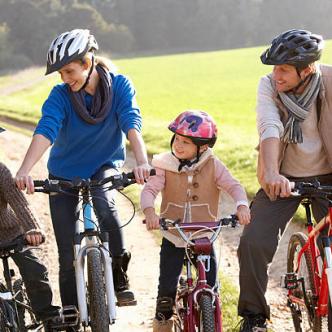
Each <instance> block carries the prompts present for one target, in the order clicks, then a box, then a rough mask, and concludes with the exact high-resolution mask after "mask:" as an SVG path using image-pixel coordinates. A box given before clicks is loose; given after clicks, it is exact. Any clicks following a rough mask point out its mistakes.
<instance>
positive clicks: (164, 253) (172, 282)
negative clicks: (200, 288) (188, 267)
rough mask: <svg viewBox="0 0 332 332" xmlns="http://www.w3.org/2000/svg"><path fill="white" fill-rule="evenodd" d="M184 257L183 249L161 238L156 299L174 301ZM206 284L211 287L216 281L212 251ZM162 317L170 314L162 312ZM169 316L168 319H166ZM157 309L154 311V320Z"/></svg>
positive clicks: (215, 267) (215, 265) (214, 259)
mask: <svg viewBox="0 0 332 332" xmlns="http://www.w3.org/2000/svg"><path fill="white" fill-rule="evenodd" d="M184 257H185V248H178V247H176V246H175V245H174V244H173V243H172V242H170V241H168V240H167V239H165V238H163V240H162V243H161V249H160V265H159V271H160V272H159V273H160V274H159V285H158V298H161V297H168V298H171V299H172V300H173V303H174V301H175V296H176V290H177V285H178V282H179V278H180V275H181V271H182V267H183V263H184ZM206 278H207V283H208V284H209V285H210V286H211V287H213V286H214V285H215V283H216V279H217V264H216V258H215V253H214V249H212V252H211V259H210V271H209V272H207V274H206ZM162 315H163V316H165V317H166V319H169V317H171V316H172V313H171V312H170V313H165V312H162ZM168 316H169V317H168ZM158 317H160V316H159V315H158V308H157V310H156V318H157V319H158Z"/></svg>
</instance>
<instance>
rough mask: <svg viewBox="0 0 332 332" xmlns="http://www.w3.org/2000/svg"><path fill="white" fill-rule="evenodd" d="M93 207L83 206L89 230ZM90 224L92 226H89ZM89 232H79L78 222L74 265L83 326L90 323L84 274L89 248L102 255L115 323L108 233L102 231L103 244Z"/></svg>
mask: <svg viewBox="0 0 332 332" xmlns="http://www.w3.org/2000/svg"><path fill="white" fill-rule="evenodd" d="M91 210H92V207H91V205H90V204H89V203H87V205H86V206H85V207H84V208H83V211H84V222H85V228H86V229H87V232H88V231H89V230H91V225H92V226H94V225H93V223H92V222H91V220H92V219H91V218H92V215H91V213H92V211H91ZM89 225H90V227H89ZM93 228H94V227H93ZM91 234H92V235H89V234H83V235H82V234H80V232H79V222H77V223H76V236H75V240H74V256H75V260H74V267H75V277H76V288H77V300H78V307H79V314H80V319H81V322H82V324H83V326H88V323H89V314H88V306H87V299H86V290H85V288H86V286H85V285H86V281H85V276H84V265H85V257H86V255H87V252H88V251H89V250H99V252H100V253H101V257H102V264H103V267H104V274H105V288H106V298H107V306H108V315H109V321H110V324H113V323H114V322H115V319H116V307H115V302H116V301H115V291H114V283H113V270H112V258H111V256H110V253H109V244H108V234H107V233H102V234H101V239H102V245H100V244H99V243H98V242H97V240H96V235H95V234H94V233H93V231H92V233H91ZM83 237H84V238H85V241H86V243H85V245H84V246H82V245H81V241H82V239H83Z"/></svg>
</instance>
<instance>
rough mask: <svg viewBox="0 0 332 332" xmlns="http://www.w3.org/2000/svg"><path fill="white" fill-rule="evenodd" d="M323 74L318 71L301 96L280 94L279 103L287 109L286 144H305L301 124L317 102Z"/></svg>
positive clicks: (289, 93) (284, 137)
mask: <svg viewBox="0 0 332 332" xmlns="http://www.w3.org/2000/svg"><path fill="white" fill-rule="evenodd" d="M321 80H322V78H321V73H320V71H319V70H318V69H317V71H316V72H315V73H314V74H312V75H311V76H310V78H309V81H308V83H307V85H306V87H305V89H304V91H303V92H302V94H301V95H295V94H294V93H293V92H279V93H278V94H277V96H278V98H279V103H278V102H277V104H280V102H281V104H282V105H278V106H283V107H282V108H285V109H286V112H287V115H288V118H287V121H286V124H285V129H284V134H283V137H282V140H283V141H284V142H285V143H293V144H297V143H303V136H302V129H301V123H302V122H303V121H304V120H305V119H306V118H307V116H308V114H309V112H310V109H311V106H312V105H313V103H314V102H315V100H316V98H317V96H318V93H319V89H320V85H321Z"/></svg>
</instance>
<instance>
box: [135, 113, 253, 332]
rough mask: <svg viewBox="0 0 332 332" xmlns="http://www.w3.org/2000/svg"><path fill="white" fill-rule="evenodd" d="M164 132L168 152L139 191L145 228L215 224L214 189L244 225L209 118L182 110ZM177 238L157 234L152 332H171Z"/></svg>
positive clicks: (210, 276)
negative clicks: (162, 223)
mask: <svg viewBox="0 0 332 332" xmlns="http://www.w3.org/2000/svg"><path fill="white" fill-rule="evenodd" d="M168 128H169V129H170V130H171V131H172V132H173V133H174V135H173V137H172V139H171V152H165V153H161V154H159V155H156V156H154V158H153V160H152V166H153V167H155V168H156V176H153V177H150V178H149V179H148V182H147V183H146V185H145V187H144V189H143V191H142V193H141V208H142V211H143V212H144V214H145V217H146V227H147V229H148V230H152V229H157V228H159V218H160V217H164V218H169V219H172V220H176V219H181V220H182V221H183V222H197V221H202V220H204V221H216V220H217V219H218V202H219V193H220V189H223V190H225V191H226V192H228V193H229V194H230V195H231V196H232V198H233V199H234V201H235V202H236V206H237V216H238V218H239V221H240V223H241V224H248V223H249V222H250V211H249V208H248V201H247V196H246V193H245V191H244V189H243V187H242V186H241V185H240V183H239V182H238V181H236V180H235V179H234V178H233V177H232V175H231V174H230V172H229V171H228V169H227V168H226V167H225V166H224V164H223V163H222V162H221V161H220V160H219V159H218V158H217V157H216V156H214V155H213V152H212V147H213V146H214V144H215V142H216V139H217V128H216V125H215V123H214V121H213V119H212V118H211V117H210V116H209V115H208V114H207V113H205V112H202V111H186V112H183V113H182V114H180V115H179V116H178V117H177V118H176V119H175V120H174V121H173V122H172V123H171V124H170V125H169V127H168ZM159 192H161V193H162V202H161V208H160V216H158V215H157V214H156V212H155V208H154V202H155V199H156V196H157V195H158V193H159ZM179 240H180V239H179V238H178V237H177V236H175V235H173V234H171V233H170V232H163V240H162V244H161V251H160V276H159V286H158V297H157V307H156V315H155V319H154V321H153V331H154V332H157V331H158V332H161V331H172V325H173V322H172V320H171V319H170V318H171V317H172V314H173V304H174V300H175V295H176V289H177V283H178V279H179V277H180V274H181V270H182V265H183V260H184V255H185V251H184V248H183V244H182V243H181V241H179ZM214 257H215V255H214V252H212V259H211V268H210V271H209V272H208V273H207V280H208V284H209V285H210V286H212V287H213V286H214V285H215V283H216V278H217V271H216V262H215V259H214Z"/></svg>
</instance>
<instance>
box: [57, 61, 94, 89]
mask: <svg viewBox="0 0 332 332" xmlns="http://www.w3.org/2000/svg"><path fill="white" fill-rule="evenodd" d="M88 67H89V66H88V64H87V63H83V64H82V63H81V62H79V61H73V62H70V63H68V64H67V65H65V66H63V67H62V68H61V69H60V70H59V71H58V72H59V74H60V76H61V79H62V81H63V82H64V83H66V84H68V85H69V87H70V89H71V90H72V91H73V92H77V91H79V90H80V89H81V87H82V86H83V84H84V83H85V81H86V78H87V77H88V74H89V68H88Z"/></svg>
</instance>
